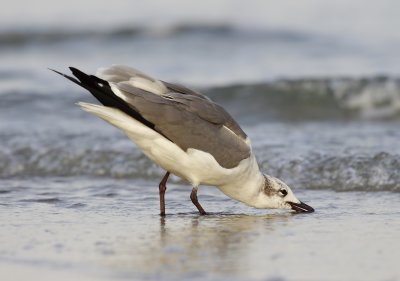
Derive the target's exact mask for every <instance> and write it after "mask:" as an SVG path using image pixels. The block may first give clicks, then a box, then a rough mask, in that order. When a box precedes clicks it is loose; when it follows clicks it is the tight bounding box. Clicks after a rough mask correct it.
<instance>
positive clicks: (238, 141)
mask: <svg viewBox="0 0 400 281" xmlns="http://www.w3.org/2000/svg"><path fill="white" fill-rule="evenodd" d="M69 69H70V70H71V72H72V74H73V76H74V77H72V76H69V75H66V74H63V73H61V72H58V71H56V70H53V69H51V70H52V71H54V72H56V73H58V74H60V75H62V76H64V77H65V78H67V79H69V80H70V81H72V82H74V83H75V84H77V85H79V86H81V87H82V88H84V89H86V90H88V91H89V92H90V93H91V94H92V95H93V96H94V97H95V98H96V99H97V100H98V101H99V102H100V103H101V104H102V105H98V104H91V103H85V102H79V103H78V105H79V106H80V107H81V108H82V109H83V110H84V111H87V112H89V113H91V114H94V115H96V116H98V117H100V118H101V119H103V120H105V121H106V122H108V123H110V124H111V125H113V126H115V127H117V128H119V129H121V130H122V131H123V132H124V133H125V134H126V135H127V136H128V137H129V138H130V139H131V140H132V141H133V142H134V143H136V145H137V146H138V147H139V148H140V149H141V150H142V152H143V153H144V154H145V155H146V156H147V157H148V158H150V159H151V160H152V161H154V162H155V163H156V164H158V165H159V166H160V167H162V168H163V169H164V170H165V171H166V174H165V176H164V177H163V179H162V180H161V182H160V184H159V195H160V215H161V216H165V192H166V189H167V180H168V177H169V176H170V174H171V173H172V174H174V175H176V176H178V177H180V178H182V179H184V180H186V181H187V182H189V183H190V184H191V186H192V192H191V194H190V199H191V201H192V202H193V204H194V205H195V206H196V208H197V209H198V211H199V213H200V214H201V215H205V214H206V212H205V210H204V209H203V207H202V206H201V205H200V203H199V201H198V198H197V190H198V187H199V185H200V184H204V185H210V186H215V187H217V188H218V189H219V190H220V191H221V192H222V193H224V194H225V195H227V196H229V197H230V198H233V199H235V200H238V201H240V202H242V203H244V204H246V205H248V206H252V207H255V208H259V209H273V208H276V209H292V210H295V211H296V212H313V211H314V209H313V208H312V207H310V206H308V205H307V204H305V203H303V202H301V201H300V200H298V199H297V198H296V196H295V195H294V194H293V192H292V190H291V189H290V188H289V186H287V185H286V184H285V183H284V182H283V181H281V180H279V179H277V178H275V177H273V176H269V175H266V174H263V173H262V172H261V171H260V168H259V166H258V164H257V161H256V157H255V155H254V153H253V151H252V147H251V142H250V139H249V137H248V136H247V135H246V133H245V132H244V131H243V130H242V129H241V127H240V126H239V125H238V123H237V122H236V121H235V120H234V119H233V118H232V117H231V115H229V114H228V112H227V111H226V110H225V109H224V108H223V107H221V106H220V105H218V104H216V103H214V102H213V101H212V100H211V99H210V98H208V97H207V96H205V95H202V94H201V93H199V92H197V91H194V90H191V89H189V88H187V87H185V86H182V85H179V84H172V83H168V82H164V81H161V80H157V79H154V78H152V77H150V76H148V75H147V74H144V73H143V72H141V71H139V70H136V69H134V68H131V67H128V66H124V65H112V66H111V67H108V68H101V69H99V70H98V71H97V74H96V75H88V74H86V73H84V72H82V71H80V70H79V69H77V68H74V67H70V68H69Z"/></svg>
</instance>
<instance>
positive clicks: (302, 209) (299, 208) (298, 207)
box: [288, 202, 314, 213]
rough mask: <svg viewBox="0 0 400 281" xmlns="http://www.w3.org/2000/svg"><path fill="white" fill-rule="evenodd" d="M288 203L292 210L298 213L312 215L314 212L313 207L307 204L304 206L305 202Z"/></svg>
mask: <svg viewBox="0 0 400 281" xmlns="http://www.w3.org/2000/svg"><path fill="white" fill-rule="evenodd" d="M288 203H289V205H290V206H291V207H292V210H295V211H296V212H299V213H312V212H314V209H313V207H311V206H308V205H307V204H304V203H303V202H300V203H293V202H288Z"/></svg>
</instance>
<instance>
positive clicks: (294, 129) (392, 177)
mask: <svg viewBox="0 0 400 281" xmlns="http://www.w3.org/2000/svg"><path fill="white" fill-rule="evenodd" d="M2 7H4V8H3V9H1V11H0V26H1V27H0V61H1V64H0V96H1V99H0V109H1V110H0V118H1V121H2V122H1V125H0V126H1V127H0V129H1V135H0V137H1V138H2V139H1V141H2V143H3V144H5V145H3V148H1V149H0V159H1V161H0V162H1V163H2V164H0V176H4V177H8V176H24V175H33V176H42V175H47V176H49V175H52V176H54V175H76V174H80V175H88V176H91V175H100V176H101V175H106V176H107V175H108V176H120V177H136V176H145V175H146V176H148V175H149V174H150V176H151V175H153V174H154V173H155V174H156V175H157V176H158V174H159V170H158V169H157V168H156V167H154V166H152V164H151V163H149V162H147V160H143V161H144V162H143V163H145V164H143V165H144V167H142V166H140V165H139V166H136V165H129V166H127V165H126V164H121V163H125V162H129V161H127V160H128V158H127V157H128V156H127V155H126V154H124V153H121V154H120V157H121V159H119V161H118V165H117V163H115V162H113V163H114V168H110V165H109V162H108V161H112V160H111V159H113V157H112V155H115V154H116V153H117V152H122V151H123V149H126V145H128V147H130V146H129V145H130V144H129V141H128V140H126V141H121V137H120V134H119V133H118V132H116V131H115V130H114V129H113V128H111V127H110V126H105V124H103V123H102V121H99V120H97V119H96V118H92V117H89V116H87V115H85V114H84V113H82V112H80V111H79V110H78V109H77V108H76V106H74V103H75V102H77V101H79V100H89V101H93V100H92V99H91V97H90V96H89V95H87V94H85V93H83V91H82V90H81V89H79V88H78V87H76V86H75V85H72V83H68V81H64V80H63V79H62V78H61V77H58V76H56V75H55V74H54V73H52V72H50V71H49V70H48V69H47V68H54V69H57V70H60V71H64V72H68V69H67V67H68V66H75V67H78V68H80V69H82V70H83V71H86V72H90V73H95V71H96V69H97V68H99V67H104V66H108V65H111V64H126V65H129V66H133V67H136V68H138V69H141V70H142V71H144V72H147V73H149V74H150V75H153V76H154V77H157V78H159V79H162V80H165V81H170V82H179V83H183V84H186V85H189V86H192V87H195V88H196V89H198V90H201V91H203V92H204V93H206V94H208V95H210V96H211V97H212V98H213V99H214V100H215V101H217V102H219V103H220V104H222V105H223V106H225V107H227V109H228V111H229V112H230V113H231V114H232V115H233V116H234V117H235V118H237V120H238V121H239V123H240V124H242V125H243V126H245V130H246V131H247V132H248V134H249V135H250V136H251V137H252V138H253V145H254V146H255V149H257V150H259V151H260V152H258V153H259V162H261V163H262V164H263V168H264V169H265V170H267V171H268V172H271V173H273V174H276V175H278V176H281V177H283V178H285V179H286V180H288V181H289V182H290V183H293V184H298V185H301V186H307V187H310V186H313V187H320V186H322V185H323V186H328V187H331V188H334V189H345V190H347V189H365V188H366V185H368V186H369V188H371V189H374V190H382V189H385V190H386V189H389V190H399V185H398V182H399V177H400V175H399V173H398V172H397V171H396V169H395V168H398V165H399V164H398V158H396V157H397V156H396V155H397V153H398V152H399V149H400V148H399V146H398V145H397V142H398V139H399V138H398V137H399V130H398V129H399V128H398V120H399V118H400V80H399V78H398V77H399V74H400V59H399V55H398V50H399V49H400V33H399V32H397V27H398V26H399V24H400V19H399V17H398V11H399V10H400V3H399V2H398V1H394V0H382V1H379V2H377V1H373V2H365V1H361V0H351V1H348V0H346V1H317V0H302V1H295V2H293V1H289V0H284V1H278V2H277V1H261V0H260V1H255V0H253V1H246V2H245V3H243V2H242V1H222V0H220V1H201V2H199V1H195V2H193V1H190V2H189V1H183V0H182V1H180V0H171V1H123V0H116V1H112V2H104V3H101V4H100V3H99V2H97V1H74V0H72V1H46V0H39V1H36V2H35V4H34V5H33V4H29V5H27V4H26V2H25V1H20V0H15V1H4V0H3V1H2ZM95 130H96V134H97V138H95V137H94V136H93V135H95V134H94V133H93V132H94V131H95ZM271 132H273V133H271ZM100 135H101V136H103V137H104V140H103V143H102V141H101V140H100V139H101V138H99V136H100ZM111 136H113V137H115V140H114V139H113V141H110V139H109V138H111ZM85 138H86V139H85ZM117 140H118V141H117ZM110 142H111V143H113V144H114V143H115V147H110V146H109V145H107V143H110ZM65 143H68V144H69V145H75V146H76V147H75V148H74V149H69V148H68V149H66V148H65ZM122 144H123V145H122ZM104 145H107V146H108V147H109V148H110V152H109V154H106V155H104V154H103V153H104V152H100V151H92V150H93V149H96V148H98V149H99V150H102V149H103V148H104ZM132 150H134V149H132ZM88 151H90V153H89V152H88ZM93 155H95V156H93ZM138 155H140V153H138ZM138 155H136V156H137V157H139V156H138ZM349 155H351V158H350V159H348V158H347V157H348V156H349ZM93 157H94V158H93ZM97 158H99V159H103V160H102V161H95V160H94V159H97ZM135 159H136V158H135ZM352 159H357V160H352ZM376 159H378V160H379V161H378V164H375V163H377V160H376ZM349 162H350V163H349ZM118 167H119V168H118ZM321 167H322V168H321ZM321 169H322V170H323V171H324V176H323V177H321ZM371 169H372V170H371ZM371 171H374V172H371ZM153 172H154V173H153ZM310 179H311V180H310Z"/></svg>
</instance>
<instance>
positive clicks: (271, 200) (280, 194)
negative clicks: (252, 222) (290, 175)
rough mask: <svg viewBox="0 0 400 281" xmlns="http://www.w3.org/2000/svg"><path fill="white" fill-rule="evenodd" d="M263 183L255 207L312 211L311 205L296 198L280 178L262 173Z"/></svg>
mask: <svg viewBox="0 0 400 281" xmlns="http://www.w3.org/2000/svg"><path fill="white" fill-rule="evenodd" d="M264 179H265V181H264V185H263V186H262V187H261V190H260V192H259V194H258V198H257V202H256V204H255V207H256V208H260V209H267V208H268V209H269V208H271V209H292V210H295V211H296V212H306V213H311V212H314V209H313V208H312V207H311V206H308V205H307V204H305V203H303V202H301V201H300V200H299V199H297V198H296V196H295V195H294V193H293V191H292V190H291V189H290V187H289V186H287V185H286V184H285V183H284V182H283V181H281V180H280V179H277V178H274V177H271V176H268V175H264Z"/></svg>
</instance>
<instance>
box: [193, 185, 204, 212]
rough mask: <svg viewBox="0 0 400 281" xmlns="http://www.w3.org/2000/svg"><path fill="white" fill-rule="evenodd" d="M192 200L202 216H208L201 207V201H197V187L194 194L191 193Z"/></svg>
mask: <svg viewBox="0 0 400 281" xmlns="http://www.w3.org/2000/svg"><path fill="white" fill-rule="evenodd" d="M190 199H191V200H192V202H193V204H194V205H195V206H196V208H197V210H199V213H200V215H206V214H207V213H206V211H204V209H203V207H202V206H201V205H200V203H199V201H198V200H197V187H193V189H192V193H190Z"/></svg>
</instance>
